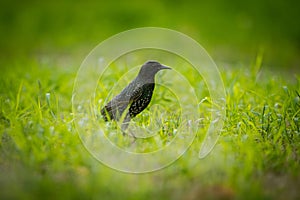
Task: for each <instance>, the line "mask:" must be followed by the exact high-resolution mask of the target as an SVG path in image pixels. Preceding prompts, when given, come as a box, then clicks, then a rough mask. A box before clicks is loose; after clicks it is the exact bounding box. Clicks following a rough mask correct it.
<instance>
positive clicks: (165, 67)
mask: <svg viewBox="0 0 300 200" xmlns="http://www.w3.org/2000/svg"><path fill="white" fill-rule="evenodd" d="M160 69H172V68H171V67H167V66H165V65H161V66H160Z"/></svg>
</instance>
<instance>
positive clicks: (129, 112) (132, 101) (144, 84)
mask: <svg viewBox="0 0 300 200" xmlns="http://www.w3.org/2000/svg"><path fill="white" fill-rule="evenodd" d="M162 69H171V68H170V67H166V66H164V65H162V64H160V63H159V62H156V61H148V62H146V63H145V64H144V65H143V66H142V67H141V69H140V71H139V73H138V75H137V77H136V78H135V79H134V80H133V81H131V82H130V83H129V84H128V85H127V86H126V87H125V88H124V89H123V90H122V91H121V93H120V94H118V95H117V96H115V97H114V98H113V99H112V100H111V101H110V102H108V103H107V105H106V106H104V108H102V110H101V114H102V116H103V118H104V120H105V121H108V120H109V119H110V120H115V121H119V120H121V119H123V121H122V127H121V129H122V131H125V130H126V129H127V127H128V123H129V121H130V120H131V119H132V118H134V117H135V116H136V115H137V114H139V113H140V112H142V111H143V110H144V109H145V108H146V107H147V106H148V105H149V103H150V101H151V98H152V94H153V90H154V87H155V81H154V77H155V74H156V73H157V72H158V71H160V70H162ZM125 110H126V112H125V113H124V111H125ZM123 113H124V114H123ZM123 133H124V132H123Z"/></svg>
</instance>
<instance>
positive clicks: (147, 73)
mask: <svg viewBox="0 0 300 200" xmlns="http://www.w3.org/2000/svg"><path fill="white" fill-rule="evenodd" d="M163 69H171V68H170V67H167V66H164V65H162V64H160V63H159V62H157V61H147V62H146V63H145V64H144V65H143V66H142V67H141V69H140V72H139V75H138V77H139V78H142V79H143V80H153V79H154V76H155V74H156V73H157V72H158V71H160V70H163Z"/></svg>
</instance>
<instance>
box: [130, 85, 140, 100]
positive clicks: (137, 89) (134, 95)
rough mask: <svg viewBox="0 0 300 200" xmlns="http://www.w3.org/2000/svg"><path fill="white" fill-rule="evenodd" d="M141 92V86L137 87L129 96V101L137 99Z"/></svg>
mask: <svg viewBox="0 0 300 200" xmlns="http://www.w3.org/2000/svg"><path fill="white" fill-rule="evenodd" d="M142 94H143V88H142V87H137V88H136V89H135V90H134V91H133V92H132V95H131V96H130V99H129V102H130V103H132V102H134V101H137V100H138V99H139V98H140V97H141V96H142Z"/></svg>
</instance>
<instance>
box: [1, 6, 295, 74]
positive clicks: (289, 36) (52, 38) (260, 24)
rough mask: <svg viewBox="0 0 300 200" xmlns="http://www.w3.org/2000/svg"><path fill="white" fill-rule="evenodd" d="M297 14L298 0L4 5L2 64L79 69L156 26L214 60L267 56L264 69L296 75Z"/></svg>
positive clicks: (243, 59) (238, 59) (2, 11)
mask: <svg viewBox="0 0 300 200" xmlns="http://www.w3.org/2000/svg"><path fill="white" fill-rule="evenodd" d="M299 10H300V2H299V1H297V0H287V1H280V0H276V1H271V0H263V1H258V0H245V1H238V0H232V1H226V0H212V1H201V0H200V1H191V0H187V1H179V0H153V1H150V2H145V1H139V0H133V1H101V0H100V1H71V0H64V1H16V0H2V1H1V3H0V20H1V21H0V30H1V31H0V37H1V39H0V48H1V59H16V57H18V56H29V55H30V56H32V55H44V54H50V53H51V54H57V55H63V54H64V55H71V56H73V57H74V55H79V56H80V59H79V60H80V61H81V60H82V59H83V58H84V56H85V55H86V54H87V53H88V52H89V51H90V50H91V49H92V48H93V47H94V46H96V45H97V44H98V43H99V42H101V41H103V40H104V39H106V38H108V37H109V36H112V35H114V34H116V33H119V32H120V31H125V30H127V29H132V28H136V27H144V26H159V27H165V28H170V29H174V30H178V31H181V32H183V33H185V34H187V35H189V36H191V37H193V38H194V39H196V40H197V41H198V42H199V43H201V44H202V45H203V46H204V47H205V48H206V49H207V50H208V52H209V53H210V54H211V55H212V56H213V58H215V59H216V60H220V61H225V62H244V63H247V62H250V61H252V60H253V59H254V58H255V57H256V55H257V53H258V52H263V55H264V63H265V64H266V65H268V66H272V67H281V68H287V69H296V68H299V63H300V58H299V55H300V54H299V53H300V20H299V18H300V14H299V13H300V12H299ZM77 53H79V54H77ZM73 59H74V58H73Z"/></svg>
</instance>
